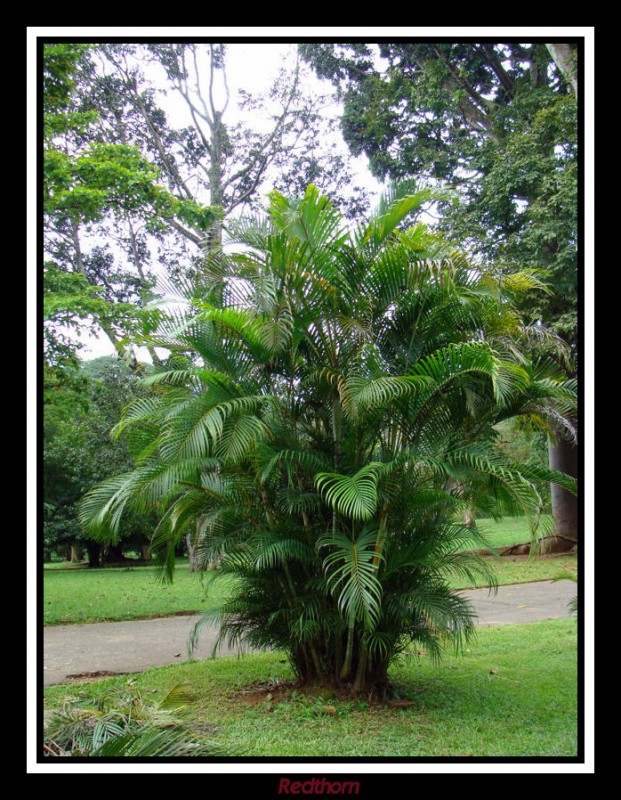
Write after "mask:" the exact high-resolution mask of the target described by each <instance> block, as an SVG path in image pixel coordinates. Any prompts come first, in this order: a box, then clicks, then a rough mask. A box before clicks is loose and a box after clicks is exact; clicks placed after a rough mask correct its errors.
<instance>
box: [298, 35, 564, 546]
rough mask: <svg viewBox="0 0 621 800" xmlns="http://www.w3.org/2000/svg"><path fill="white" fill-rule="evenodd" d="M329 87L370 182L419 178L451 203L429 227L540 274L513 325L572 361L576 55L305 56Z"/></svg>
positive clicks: (489, 48)
mask: <svg viewBox="0 0 621 800" xmlns="http://www.w3.org/2000/svg"><path fill="white" fill-rule="evenodd" d="M300 49H301V52H302V55H303V56H304V58H306V59H307V60H308V61H310V62H311V63H312V65H313V67H314V68H315V70H316V71H317V73H318V75H320V76H322V77H325V78H329V79H330V80H332V81H333V82H334V83H335V85H336V86H337V87H338V89H339V92H340V93H341V96H342V99H343V102H344V114H343V119H342V128H343V135H344V137H345V139H346V141H347V142H348V144H349V146H350V147H351V149H352V151H353V152H354V153H359V152H365V153H366V154H367V155H368V157H369V159H370V163H371V169H372V171H373V172H374V174H376V175H377V176H378V177H381V178H383V177H386V176H392V177H397V176H404V175H415V176H419V177H421V176H426V177H427V178H429V179H430V180H432V181H439V182H441V183H442V184H443V185H445V186H448V187H450V188H451V189H453V190H454V194H453V196H452V197H447V198H446V199H445V200H444V201H440V202H439V203H438V208H439V209H440V213H441V222H440V227H441V228H442V229H443V230H444V231H445V232H446V233H447V234H448V235H449V236H450V237H451V238H452V239H453V240H454V241H456V242H459V243H460V245H461V246H467V247H469V248H470V249H471V251H472V252H473V253H474V254H476V255H478V256H479V258H481V259H483V260H485V261H487V262H491V263H493V264H494V265H495V268H496V269H498V270H500V271H501V272H510V271H512V270H523V269H525V268H530V269H532V268H536V269H539V270H542V271H545V273H546V274H547V277H548V280H549V283H550V285H551V286H552V288H553V291H552V292H550V293H548V294H547V295H539V296H532V295H531V296H528V297H527V298H526V300H525V305H524V308H523V311H524V312H525V314H526V315H527V316H528V317H529V318H530V320H531V321H537V322H538V324H539V326H540V327H541V328H542V329H549V330H552V331H554V332H556V333H558V334H559V335H560V336H561V337H563V339H564V341H565V342H566V343H567V345H568V347H569V349H570V352H571V358H570V359H565V360H564V363H563V366H564V367H565V368H566V369H568V370H569V372H570V373H571V374H575V371H576V369H577V364H578V353H577V342H578V335H577V302H578V298H577V262H578V256H577V230H578V211H577V182H578V163H577V104H576V99H577V88H578V87H577V74H578V73H577V45H576V43H574V42H568V43H562V44H546V43H544V42H535V43H532V44H524V43H517V42H504V43H500V42H499V43H489V42H486V43H472V42H468V43H446V42H442V43H433V42H429V41H424V42H418V43H414V42H411V43H395V44H391V43H382V44H380V45H378V46H377V47H374V46H371V45H364V44H355V45H334V44H305V45H301V46H300ZM576 462H577V457H576V449H575V442H574V441H573V438H571V437H570V438H567V433H566V432H562V431H561V430H558V431H556V433H555V434H553V436H552V438H551V443H550V463H551V464H553V465H554V466H555V467H559V468H562V469H563V470H564V471H566V472H569V473H572V474H576V466H577V465H576ZM553 505H554V513H555V517H556V520H557V534H558V535H557V537H556V538H554V539H552V540H551V542H550V547H551V548H552V549H562V548H564V547H567V546H568V545H572V544H574V543H575V542H576V540H577V538H578V519H577V504H576V501H575V498H573V497H570V496H569V495H566V494H565V493H564V492H563V491H562V490H560V491H557V490H555V489H553Z"/></svg>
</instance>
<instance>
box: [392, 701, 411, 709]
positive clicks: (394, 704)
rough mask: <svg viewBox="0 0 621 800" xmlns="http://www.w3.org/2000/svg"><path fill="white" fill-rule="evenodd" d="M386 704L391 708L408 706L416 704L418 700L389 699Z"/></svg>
mask: <svg viewBox="0 0 621 800" xmlns="http://www.w3.org/2000/svg"><path fill="white" fill-rule="evenodd" d="M386 705H387V706H389V707H390V708H408V707H409V706H415V705H416V702H415V701H414V700H388V701H387V702H386Z"/></svg>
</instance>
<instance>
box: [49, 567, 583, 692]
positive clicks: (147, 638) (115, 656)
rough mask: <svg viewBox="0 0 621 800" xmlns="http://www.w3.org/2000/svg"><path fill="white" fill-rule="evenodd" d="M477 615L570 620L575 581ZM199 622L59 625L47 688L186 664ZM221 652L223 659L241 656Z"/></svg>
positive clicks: (510, 589)
mask: <svg viewBox="0 0 621 800" xmlns="http://www.w3.org/2000/svg"><path fill="white" fill-rule="evenodd" d="M462 594H463V595H464V596H465V597H467V598H468V599H469V600H470V601H471V603H472V604H473V606H474V608H475V609H476V612H477V615H478V624H479V625H507V624H511V623H520V622H536V621H538V620H544V619H555V618H559V617H568V616H570V612H569V609H568V607H567V604H568V603H569V601H570V600H571V599H572V597H574V595H575V594H576V584H575V583H573V581H557V582H555V583H552V581H538V582H536V583H519V584H512V585H509V586H499V587H498V593H497V594H495V595H494V594H489V592H488V590H487V589H470V590H467V591H464V592H462ZM196 619H197V618H196V617H188V616H186V617H166V618H163V619H151V620H138V621H135V622H99V623H95V624H91V625H55V626H52V627H48V628H45V629H44V634H43V642H44V644H43V683H44V685H45V686H50V685H52V684H56V683H66V682H67V680H71V678H72V676H76V677H78V676H79V677H87V676H89V675H92V674H93V673H115V672H121V673H130V672H142V670H145V669H148V668H149V667H156V666H160V665H162V664H176V663H178V662H180V661H185V660H186V659H187V658H188V655H187V641H188V636H189V633H190V631H191V629H192V626H193V625H194V622H195V621H196ZM215 636H216V629H215V627H208V626H205V627H203V630H202V632H201V636H200V639H199V644H198V647H197V648H196V650H195V651H194V658H206V657H208V656H209V655H211V648H212V646H213V642H214V640H215ZM237 652H238V651H237V650H230V649H229V648H226V647H224V648H221V649H220V650H219V654H220V655H230V654H232V653H237Z"/></svg>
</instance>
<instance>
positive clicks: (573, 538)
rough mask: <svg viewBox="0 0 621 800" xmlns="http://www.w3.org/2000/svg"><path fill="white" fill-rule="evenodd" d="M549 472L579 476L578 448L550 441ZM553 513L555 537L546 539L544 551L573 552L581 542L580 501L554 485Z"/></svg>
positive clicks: (565, 441)
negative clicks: (551, 470) (579, 524)
mask: <svg viewBox="0 0 621 800" xmlns="http://www.w3.org/2000/svg"><path fill="white" fill-rule="evenodd" d="M548 454H549V459H550V469H555V470H558V471H559V472H565V473H567V474H568V475H571V476H573V477H577V473H578V448H577V447H576V446H575V445H574V444H573V443H572V442H569V441H567V440H566V439H561V438H560V437H559V438H558V439H557V441H556V444H553V443H552V441H551V440H549V442H548ZM551 494H552V514H553V516H554V521H555V530H554V534H553V535H552V536H551V537H550V538H548V539H546V540H544V543H543V548H542V549H543V552H546V553H561V552H565V551H568V550H571V549H572V547H574V546H575V545H576V544H577V542H578V500H577V498H576V497H575V496H574V495H573V494H570V492H568V491H566V490H565V489H562V488H561V487H560V486H556V485H555V484H552V485H551Z"/></svg>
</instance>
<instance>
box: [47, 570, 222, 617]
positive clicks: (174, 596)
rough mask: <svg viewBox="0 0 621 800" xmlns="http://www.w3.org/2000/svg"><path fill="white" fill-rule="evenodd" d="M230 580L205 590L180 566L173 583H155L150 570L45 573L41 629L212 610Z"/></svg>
mask: <svg viewBox="0 0 621 800" xmlns="http://www.w3.org/2000/svg"><path fill="white" fill-rule="evenodd" d="M230 585H231V584H230V581H227V578H220V579H219V580H218V586H217V590H216V591H214V590H210V591H208V592H206V588H205V583H204V580H201V577H200V575H197V574H196V573H191V572H190V571H189V569H188V565H187V562H180V563H179V564H178V565H177V569H176V571H175V579H174V581H173V582H172V583H161V582H160V581H158V579H157V576H156V572H155V569H154V568H153V567H132V568H130V569H128V568H127V567H121V568H112V567H110V568H106V569H61V568H59V569H47V570H45V573H44V609H45V610H44V614H43V620H44V624H45V625H64V624H68V623H80V622H104V621H111V620H127V619H140V618H147V617H157V616H169V615H172V614H179V613H182V612H184V611H185V612H187V613H191V612H194V611H197V610H201V611H203V610H207V609H212V608H215V607H216V606H218V605H219V604H220V602H221V601H222V597H223V596H225V595H226V594H227V593H228V589H229V588H230Z"/></svg>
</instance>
